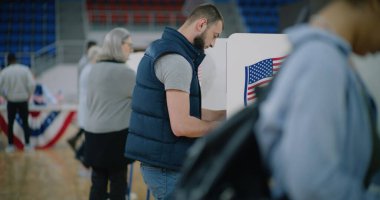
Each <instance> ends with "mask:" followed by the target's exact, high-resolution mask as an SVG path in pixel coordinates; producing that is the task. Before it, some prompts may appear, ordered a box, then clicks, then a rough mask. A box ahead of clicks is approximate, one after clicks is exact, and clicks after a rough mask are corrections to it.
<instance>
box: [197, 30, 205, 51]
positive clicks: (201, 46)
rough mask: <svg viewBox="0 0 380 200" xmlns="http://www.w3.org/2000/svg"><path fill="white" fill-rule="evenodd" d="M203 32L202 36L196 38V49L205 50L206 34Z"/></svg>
mask: <svg viewBox="0 0 380 200" xmlns="http://www.w3.org/2000/svg"><path fill="white" fill-rule="evenodd" d="M204 33H205V32H203V33H202V34H201V35H199V36H197V37H195V38H194V47H195V48H197V49H200V50H204V49H205V40H204V35H205V34H204Z"/></svg>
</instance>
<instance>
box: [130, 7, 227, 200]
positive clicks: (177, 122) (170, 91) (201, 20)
mask: <svg viewBox="0 0 380 200" xmlns="http://www.w3.org/2000/svg"><path fill="white" fill-rule="evenodd" d="M222 30H223V17H222V15H221V14H220V12H219V11H218V9H217V8H216V7H215V6H214V5H211V4H203V5H200V6H198V7H196V8H195V9H194V10H193V11H192V13H191V14H190V15H189V17H188V18H187V19H186V21H185V23H184V24H183V25H182V26H181V27H180V28H179V29H178V30H175V29H172V28H169V27H167V28H165V30H164V33H163V35H162V37H161V39H159V40H156V41H154V42H153V43H152V44H151V45H150V46H149V47H148V49H147V50H146V51H145V55H144V57H143V58H142V60H141V61H140V63H139V66H138V69H137V70H138V71H137V83H136V87H135V89H134V93H133V102H132V116H131V122H130V129H129V135H128V140H127V144H126V150H125V155H126V156H127V157H129V158H132V159H135V160H139V161H141V172H142V175H143V178H144V181H145V183H146V184H147V186H148V188H149V189H150V190H151V191H152V194H153V196H154V197H155V199H165V198H168V197H169V196H170V195H171V193H172V192H173V189H174V187H175V184H176V182H177V179H178V176H179V170H180V169H181V167H182V165H183V161H184V159H185V156H186V153H187V150H188V149H189V147H190V146H191V145H192V144H193V143H194V141H195V139H196V138H198V137H201V136H203V135H205V134H207V133H208V132H210V131H211V130H212V129H213V128H215V127H216V126H217V125H218V123H220V122H219V121H217V120H218V118H219V117H220V118H223V116H225V112H224V111H223V113H213V112H212V111H210V110H202V109H201V91H200V86H199V80H198V76H197V71H198V66H199V65H200V63H201V62H202V60H203V59H204V57H205V53H204V49H206V48H209V47H213V46H214V44H215V40H216V38H218V37H219V36H220V34H221V32H222ZM206 115H207V116H209V117H208V118H205V117H204V116H206Z"/></svg>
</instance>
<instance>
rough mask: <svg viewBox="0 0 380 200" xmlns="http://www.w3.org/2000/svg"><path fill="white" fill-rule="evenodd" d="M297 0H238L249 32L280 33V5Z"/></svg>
mask: <svg viewBox="0 0 380 200" xmlns="http://www.w3.org/2000/svg"><path fill="white" fill-rule="evenodd" d="M296 1H297V0H237V4H238V6H239V10H240V14H241V16H242V17H243V21H244V24H245V25H246V27H247V32H249V33H278V32H279V21H280V19H279V7H280V6H282V5H285V4H289V3H294V2H296Z"/></svg>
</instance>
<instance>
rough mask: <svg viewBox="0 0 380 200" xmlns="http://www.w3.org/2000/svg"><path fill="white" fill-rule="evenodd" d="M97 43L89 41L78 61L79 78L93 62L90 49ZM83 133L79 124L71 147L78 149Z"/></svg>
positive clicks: (71, 140) (71, 141)
mask: <svg viewBox="0 0 380 200" xmlns="http://www.w3.org/2000/svg"><path fill="white" fill-rule="evenodd" d="M96 45H97V42H96V41H93V40H90V41H88V42H87V45H86V51H85V53H84V54H83V55H82V57H81V58H80V60H79V63H78V77H79V78H78V80H79V79H80V76H81V74H82V71H83V69H84V67H85V66H86V65H87V64H88V63H90V62H91V58H89V50H90V49H91V47H94V46H96ZM80 89H81V88H80V80H79V81H78V94H79V96H80V95H81V91H80ZM82 94H83V93H82ZM79 101H80V100H79ZM78 122H79V120H78ZM82 134H83V129H82V127H81V125H80V124H79V130H78V132H77V133H76V134H75V135H74V136H72V137H70V138H69V139H68V140H67V142H68V143H69V145H70V147H71V148H72V149H73V150H74V151H76V144H77V141H78V140H79V139H80V137H81V136H82Z"/></svg>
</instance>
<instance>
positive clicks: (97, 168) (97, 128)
mask: <svg viewBox="0 0 380 200" xmlns="http://www.w3.org/2000/svg"><path fill="white" fill-rule="evenodd" d="M132 51H133V47H132V38H131V34H130V33H129V31H128V30H126V29H125V28H114V29H112V30H111V31H110V32H108V33H107V34H106V36H105V38H104V42H103V46H102V49H101V52H100V54H99V57H98V61H97V63H96V64H94V65H92V67H91V70H90V72H89V74H88V77H89V78H88V80H87V92H86V94H87V98H86V112H85V123H84V129H85V136H86V137H85V147H84V152H85V161H86V162H87V163H88V164H89V166H90V167H91V168H92V176H91V181H92V185H91V192H90V199H91V200H93V199H102V200H103V199H106V196H107V186H108V183H110V192H109V198H110V199H125V194H126V189H127V182H126V179H127V164H128V163H131V162H132V160H129V159H127V158H125V157H124V148H125V143H126V139H127V134H128V127H129V119H130V114H131V102H132V91H133V87H134V85H135V81H136V75H135V72H134V71H133V70H132V69H131V68H129V66H127V65H126V61H127V59H128V57H129V54H130V53H131V52H132Z"/></svg>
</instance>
